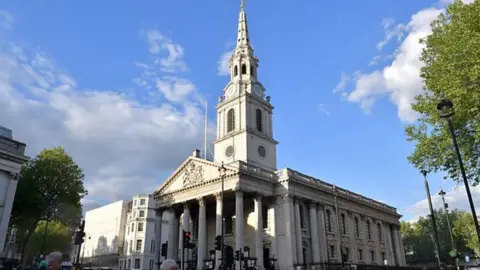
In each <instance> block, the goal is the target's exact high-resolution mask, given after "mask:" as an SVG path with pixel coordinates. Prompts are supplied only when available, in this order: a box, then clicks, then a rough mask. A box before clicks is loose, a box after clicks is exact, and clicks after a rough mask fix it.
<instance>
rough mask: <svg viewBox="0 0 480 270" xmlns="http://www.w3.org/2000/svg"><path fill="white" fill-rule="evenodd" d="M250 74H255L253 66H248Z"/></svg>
mask: <svg viewBox="0 0 480 270" xmlns="http://www.w3.org/2000/svg"><path fill="white" fill-rule="evenodd" d="M250 75H251V76H255V71H254V69H253V66H250Z"/></svg>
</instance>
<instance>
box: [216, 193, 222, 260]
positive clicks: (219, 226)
mask: <svg viewBox="0 0 480 270" xmlns="http://www.w3.org/2000/svg"><path fill="white" fill-rule="evenodd" d="M215 197H216V198H217V208H216V219H215V232H216V235H215V237H216V236H218V235H222V226H223V220H222V209H223V202H222V193H220V192H219V193H216V194H215ZM221 257H222V251H221V250H217V251H215V260H216V262H215V268H218V267H219V266H220V264H221V263H222V261H221V260H220V259H221Z"/></svg>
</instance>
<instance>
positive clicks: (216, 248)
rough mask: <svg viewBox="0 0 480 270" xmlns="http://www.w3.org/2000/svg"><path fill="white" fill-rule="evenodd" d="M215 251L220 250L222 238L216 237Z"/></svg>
mask: <svg viewBox="0 0 480 270" xmlns="http://www.w3.org/2000/svg"><path fill="white" fill-rule="evenodd" d="M215 250H222V236H221V235H217V236H216V237H215Z"/></svg>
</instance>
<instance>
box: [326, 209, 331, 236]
mask: <svg viewBox="0 0 480 270" xmlns="http://www.w3.org/2000/svg"><path fill="white" fill-rule="evenodd" d="M325 213H326V218H327V222H326V225H327V232H332V213H331V212H330V209H327V211H325Z"/></svg>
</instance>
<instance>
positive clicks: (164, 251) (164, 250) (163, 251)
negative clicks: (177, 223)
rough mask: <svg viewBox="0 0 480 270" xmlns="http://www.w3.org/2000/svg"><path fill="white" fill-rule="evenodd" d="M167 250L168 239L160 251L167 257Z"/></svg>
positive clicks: (161, 254)
mask: <svg viewBox="0 0 480 270" xmlns="http://www.w3.org/2000/svg"><path fill="white" fill-rule="evenodd" d="M167 250H168V241H167V242H165V243H163V244H162V249H161V251H160V256H163V257H165V258H167Z"/></svg>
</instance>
